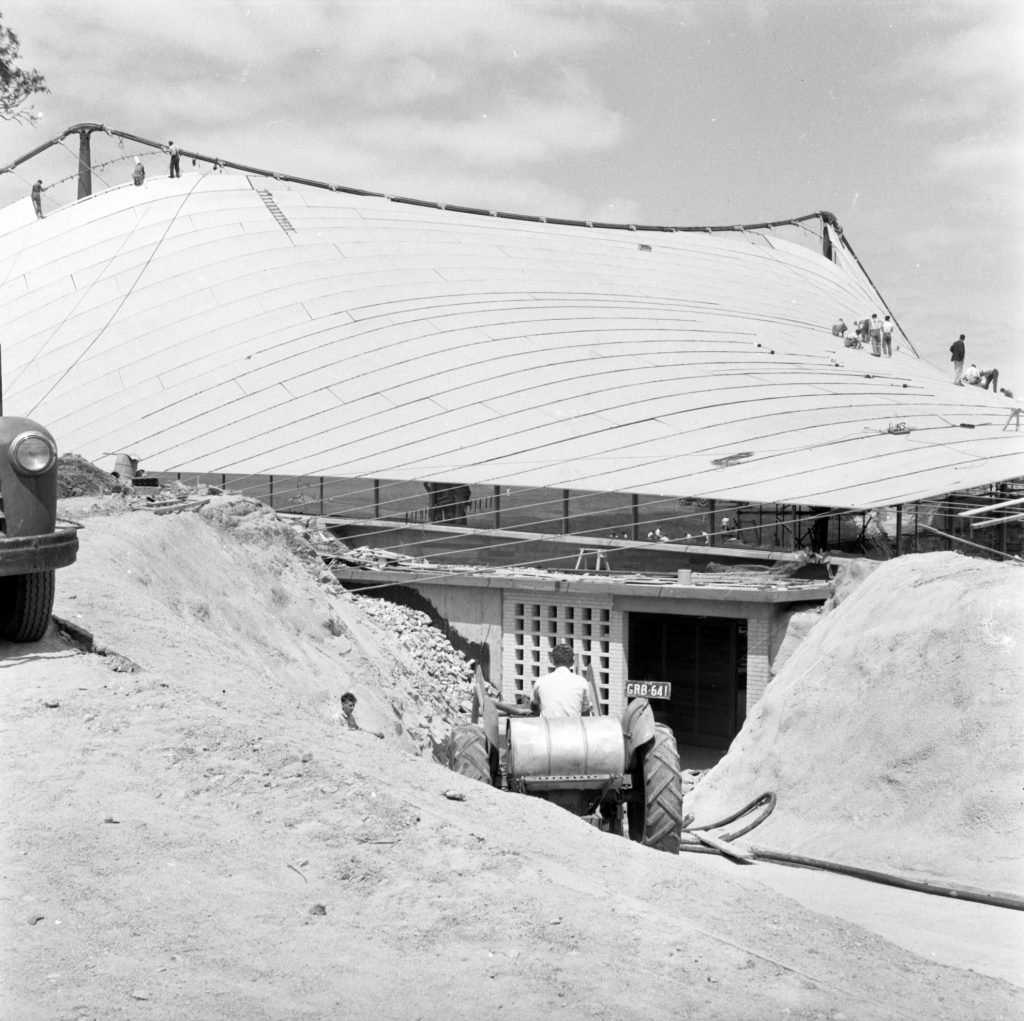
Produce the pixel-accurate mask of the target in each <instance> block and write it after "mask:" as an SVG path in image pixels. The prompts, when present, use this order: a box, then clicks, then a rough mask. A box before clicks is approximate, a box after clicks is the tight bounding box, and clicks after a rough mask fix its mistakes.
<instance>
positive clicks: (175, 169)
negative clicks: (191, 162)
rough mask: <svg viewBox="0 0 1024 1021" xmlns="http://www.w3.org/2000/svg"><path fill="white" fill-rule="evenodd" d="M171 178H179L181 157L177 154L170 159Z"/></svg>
mask: <svg viewBox="0 0 1024 1021" xmlns="http://www.w3.org/2000/svg"><path fill="white" fill-rule="evenodd" d="M171 177H181V157H180V156H179V155H178V154H177V153H175V154H174V155H173V156H172V157H171Z"/></svg>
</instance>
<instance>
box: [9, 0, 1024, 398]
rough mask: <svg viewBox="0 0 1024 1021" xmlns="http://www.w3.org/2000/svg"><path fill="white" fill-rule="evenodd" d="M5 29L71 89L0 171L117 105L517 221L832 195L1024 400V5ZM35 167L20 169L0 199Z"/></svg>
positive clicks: (14, 8) (900, 287)
mask: <svg viewBox="0 0 1024 1021" xmlns="http://www.w3.org/2000/svg"><path fill="white" fill-rule="evenodd" d="M2 18H3V21H4V22H5V24H6V25H7V26H8V27H10V28H12V29H13V30H14V31H15V32H16V33H17V35H18V37H19V39H20V42H21V63H22V65H23V66H28V67H35V68H37V69H38V70H39V71H41V72H42V73H43V74H44V75H45V76H46V79H47V84H48V85H49V87H50V90H51V93H50V94H49V95H42V96H38V97H36V98H35V99H34V101H33V107H34V113H35V114H37V115H39V116H38V119H37V120H36V121H35V124H34V126H30V125H21V124H13V123H9V122H0V166H5V165H7V163H9V162H10V161H11V160H13V159H16V158H17V157H18V156H21V155H22V154H24V153H25V152H28V151H29V150H31V149H33V148H35V147H36V146H38V145H41V144H42V143H44V142H45V141H47V140H48V139H50V138H52V137H54V136H56V135H58V134H60V133H61V131H63V130H64V129H65V128H67V127H70V126H71V125H73V124H77V123H80V122H87V121H96V122H100V123H104V124H107V125H109V126H111V127H116V128H119V129H121V130H124V131H128V132H132V133H135V134H138V135H141V136H143V137H147V138H155V139H174V140H175V141H176V142H177V144H178V145H179V146H181V147H182V148H185V149H190V150H197V151H200V152H204V153H208V154H216V155H219V156H221V157H223V158H225V159H229V160H232V161H235V162H239V163H244V164H248V165H252V166H257V167H261V168H267V169H270V170H274V171H277V172H280V173H287V174H294V175H297V176H302V177H309V178H313V179H317V180H325V181H329V182H333V183H338V184H344V185H348V186H352V187H356V188H365V189H367V190H369V191H380V192H385V193H388V194H401V195H408V196H413V197H417V198H424V199H430V200H434V201H440V202H448V203H452V204H461V205H469V206H480V207H484V208H488V209H501V210H503V211H509V212H522V213H529V214H535V215H547V216H561V217H567V218H579V219H593V220H607V221H613V222H626V223H642V224H667V225H671V224H678V225H697V224H739V223H752V222H760V221H764V220H775V219H786V218H788V217H792V216H799V215H802V214H805V213H810V212H814V211H816V210H820V209H827V210H830V211H832V212H833V213H835V215H836V216H837V217H838V220H839V223H840V224H841V225H842V227H843V229H844V232H845V235H846V237H847V239H848V241H849V242H850V244H851V245H852V247H853V249H854V251H855V252H856V254H857V255H858V257H859V258H860V260H861V262H862V264H863V265H864V267H865V269H866V270H867V272H868V274H869V276H870V277H871V279H872V280H873V282H874V283H875V285H876V287H877V288H878V290H879V291H880V292H881V294H882V295H883V296H884V297H885V300H886V303H887V304H888V306H889V307H890V308H891V309H892V311H893V313H894V314H895V316H896V319H897V320H898V321H899V323H900V325H901V326H902V327H903V329H904V330H905V332H906V333H907V335H908V336H909V338H910V340H911V342H912V343H913V345H914V347H915V348H916V349H917V351H918V352H919V353H920V354H921V355H922V357H924V358H926V359H927V360H928V361H930V362H932V363H934V364H935V365H937V366H940V367H947V368H948V367H949V358H950V356H949V345H950V344H951V343H952V342H953V340H955V339H956V337H957V335H958V334H960V333H964V334H966V336H967V362H968V363H970V362H976V363H977V364H978V365H979V366H981V367H984V368H988V367H991V366H996V367H998V368H999V369H1000V374H1001V378H1000V383H1001V384H1002V385H1004V386H1007V387H1010V388H1011V389H1013V390H1014V392H1015V393H1016V394H1017V395H1018V396H1019V395H1020V394H1021V393H1022V392H1024V345H1022V343H1021V339H1020V338H1018V337H1017V335H1016V330H1017V329H1018V328H1019V326H1018V324H1020V323H1021V322H1024V242H1022V238H1024V230H1022V227H1024V190H1022V187H1021V186H1022V184H1024V60H1022V59H1021V53H1022V52H1024V47H1022V43H1024V3H1021V2H1019V0H1012V2H997V0H991V2H990V0H948V2H943V0H899V2H891V0H885V2H883V0H694V2H686V0H674V2H660V0H583V2H576V0H539V2H526V0H516V2H513V0H249V2H245V0H173V2H164V0H73V2H57V0H5V2H4V4H3V7H2ZM62 155H64V154H62ZM67 155H68V159H69V160H70V154H67ZM30 166H31V165H30ZM184 169H185V170H186V171H187V170H188V166H187V164H186V166H185V168H184ZM72 170H73V164H72V163H70V162H69V164H68V166H67V167H66V168H65V171H66V172H68V173H70V172H71V171H72ZM151 170H152V167H151ZM29 172H30V170H26V171H24V173H23V174H19V175H12V174H6V175H0V204H7V203H8V202H11V201H14V200H16V199H23V198H24V196H25V194H26V193H27V180H28V179H27V178H26V177H25V176H24V175H25V174H27V173H29ZM40 173H42V171H40ZM127 174H128V170H127V169H125V170H124V171H123V172H122V176H123V177H124V179H127ZM872 311H876V310H875V309H865V310H864V313H865V314H870V313H871V312H872Z"/></svg>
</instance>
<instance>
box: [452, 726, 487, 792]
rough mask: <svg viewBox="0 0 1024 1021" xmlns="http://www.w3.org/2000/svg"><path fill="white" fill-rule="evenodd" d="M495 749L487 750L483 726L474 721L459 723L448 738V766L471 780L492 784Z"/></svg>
mask: <svg viewBox="0 0 1024 1021" xmlns="http://www.w3.org/2000/svg"><path fill="white" fill-rule="evenodd" d="M497 757H498V754H497V750H495V751H494V752H493V754H492V753H491V752H489V751H488V748H487V738H486V737H485V736H484V728H483V727H481V726H480V725H479V724H476V723H460V724H459V725H458V726H457V727H453V728H452V736H451V737H450V738H449V739H448V768H449V769H450V770H451V771H452V772H453V773H459V774H460V775H461V776H468V777H469V778H470V779H471V780H479V781H480V782H481V783H486V784H491V785H493V784H494V777H495V773H496V772H497V762H496V760H497Z"/></svg>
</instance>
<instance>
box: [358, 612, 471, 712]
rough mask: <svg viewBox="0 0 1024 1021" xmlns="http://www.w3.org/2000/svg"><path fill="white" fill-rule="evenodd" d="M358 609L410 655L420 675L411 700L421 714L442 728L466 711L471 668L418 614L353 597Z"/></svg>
mask: <svg viewBox="0 0 1024 1021" xmlns="http://www.w3.org/2000/svg"><path fill="white" fill-rule="evenodd" d="M355 603H356V604H357V605H358V607H359V609H361V610H362V611H363V613H365V614H366V616H368V617H370V618H371V619H372V620H374V621H376V622H377V623H378V624H380V625H381V626H382V627H384V628H386V629H387V630H388V631H389V632H390V633H391V634H392V635H394V637H395V638H397V639H398V641H399V642H401V644H402V645H404V646H405V648H407V649H408V650H409V652H410V653H411V654H412V657H413V659H414V660H415V662H416V664H417V666H419V667H420V668H421V669H422V671H423V675H422V676H421V677H419V678H414V679H413V680H412V690H413V697H414V698H416V699H417V700H418V701H419V703H420V706H421V708H422V709H423V711H424V712H425V713H428V714H429V713H430V712H431V710H433V715H434V716H438V717H440V718H441V719H442V720H443V721H444V722H445V723H446V724H450V723H451V721H452V719H453V718H454V717H455V716H456V715H457V714H458V713H460V712H466V711H468V707H469V702H470V700H471V699H472V697H473V671H474V664H473V663H472V662H471V661H470V660H467V659H466V657H465V656H463V655H462V653H461V652H459V651H458V650H457V649H455V648H453V647H452V644H451V642H450V641H449V640H448V639H447V637H445V634H444V632H442V631H441V630H439V629H438V628H436V627H434V626H433V625H432V624H431V623H430V617H429V616H428V615H427V614H425V613H423V612H422V611H420V610H413V609H410V608H409V607H408V606H402V605H400V604H398V603H391V602H388V601H387V600H386V599H376V598H374V597H373V596H356V597H355Z"/></svg>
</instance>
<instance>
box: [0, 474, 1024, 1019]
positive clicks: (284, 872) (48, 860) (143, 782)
mask: <svg viewBox="0 0 1024 1021" xmlns="http://www.w3.org/2000/svg"><path fill="white" fill-rule="evenodd" d="M185 495H187V494H185ZM196 503H197V501H195V500H191V501H190V502H189V504H188V508H184V507H181V508H179V509H177V510H173V509H169V508H167V507H163V508H159V509H153V508H150V509H148V510H143V509H139V507H138V505H136V504H135V503H133V502H132V501H131V500H130V499H128V498H125V497H114V496H108V497H96V498H92V497H83V498H79V499H75V500H71V501H66V502H65V503H63V504H62V508H63V511H62V512H63V513H66V514H68V515H69V516H72V517H74V518H75V519H76V520H78V521H79V522H80V523H81V524H82V525H83V526H84V528H83V529H82V531H81V533H80V541H81V548H80V553H79V560H78V562H77V563H76V564H75V565H73V566H72V567H69V568H66V569H64V570H62V571H61V572H60V574H59V575H58V586H57V604H56V608H55V609H56V613H57V614H58V615H60V616H61V617H62V618H64V619H66V620H69V621H71V622H73V623H74V625H75V626H76V627H77V628H78V629H84V630H85V631H89V632H92V633H93V634H94V635H95V636H96V639H97V642H96V647H97V648H102V649H103V650H105V653H106V654H105V655H96V654H92V653H86V652H83V651H82V649H81V647H79V646H76V645H72V644H69V643H68V642H66V641H64V640H63V639H62V638H61V636H60V635H59V634H53V633H51V634H50V635H49V636H47V638H46V639H45V640H44V641H42V642H39V643H36V644H34V645H31V646H23V647H12V646H5V645H4V644H3V643H0V720H2V731H3V741H0V778H2V782H3V790H2V794H3V797H2V804H3V809H4V840H3V841H0V875H2V882H0V947H2V953H0V987H2V990H3V991H2V993H0V1014H2V1015H3V1017H4V1021H8V1019H9V1021H38V1019H41V1018H61V1019H68V1021H71V1019H76V1021H87V1019H97V1018H103V1019H104V1021H106V1019H126V1021H127V1019H142V1018H154V1019H156V1018H160V1019H163V1018H197V1019H207V1018H209V1019H214V1018H216V1019H218V1021H279V1019H282V1018H299V1017H302V1018H311V1019H313V1018H315V1019H333V1018H347V1019H353V1021H362V1019H367V1021H369V1019H374V1021H376V1019H379V1018H391V1017H403V1018H404V1017H410V1018H422V1019H424V1021H435V1019H436V1021H442V1019H450V1018H464V1017H465V1018H468V1017H481V1016H489V1017H506V1016H507V1017H509V1018H515V1019H532V1018H539V1017H543V1018H546V1019H550V1021H576V1019H578V1018H580V1017H586V1018H588V1019H594V1021H613V1019H614V1021H632V1019H637V1021H639V1019H643V1021H661V1019H666V1021H667V1019H675V1018H678V1017H682V1016H685V1017H691V1016H693V1017H697V1016H699V1017H701V1018H706V1019H708V1021H748V1019H754V1018H757V1019H760V1018H784V1017H793V1018H798V1017H799V1018H805V1019H811V1018H829V1019H835V1021H840V1019H842V1018H850V1017H856V1018H858V1019H859V1021H860V1019H863V1021H893V1019H894V1018H895V1017H897V1016H898V1017H900V1018H901V1019H914V1021H940V1019H941V1021H961V1019H962V1018H964V1017H965V1016H969V1015H965V1010H964V1004H968V1005H970V1007H971V1008H974V1009H975V1014H974V1016H975V1017H977V1018H979V1019H980V1018H985V1019H987V1018H993V1017H1012V1016H1019V1015H1020V1010H1021V1005H1022V1004H1024V991H1022V990H1020V989H1018V988H1016V987H1014V986H1011V985H1010V984H1009V982H1007V981H1004V980H1002V979H1001V978H994V977H988V975H986V974H978V973H977V970H976V971H973V972H972V971H971V970H969V969H970V965H969V964H967V963H964V962H963V955H964V953H965V951H964V950H962V949H961V948H960V946H959V942H958V945H957V949H956V952H955V955H954V954H951V953H947V954H946V957H945V959H944V960H945V962H946V963H947V964H948V966H945V967H939V966H937V965H936V962H935V960H934V959H932V957H931V956H930V954H931V950H930V948H929V949H928V951H924V950H921V951H920V952H917V953H916V952H914V950H916V949H917V947H918V944H916V943H914V944H912V949H911V950H906V949H903V946H904V945H905V944H899V945H898V944H896V943H893V942H890V941H888V939H886V938H882V937H881V936H879V935H877V934H875V933H874V932H871V931H868V930H867V929H865V928H862V927H861V926H860V925H858V924H854V923H853V922H846V921H843V920H842V919H840V918H835V917H831V916H830V915H829V914H827V913H823V912H822V911H820V910H812V909H808V908H804V907H802V906H801V905H799V904H797V903H796V902H794V901H793V900H791V899H789V897H788V895H783V894H780V893H778V892H776V891H774V890H773V889H771V888H770V887H767V886H765V885H763V882H764V881H763V880H761V879H760V878H759V877H760V876H762V875H764V874H765V873H766V872H767V870H769V869H770V868H772V866H760V865H759V866H757V867H756V868H743V869H740V868H737V867H735V866H730V865H729V864H728V863H727V862H724V861H722V860H721V859H717V858H711V857H704V856H698V855H687V856H683V857H680V858H676V857H674V856H671V855H666V854H660V853H657V852H653V851H650V850H648V849H646V848H642V847H640V846H639V845H637V844H635V843H633V842H631V841H628V840H623V839H621V838H618V837H613V836H610V835H608V834H604V833H600V832H599V831H598V830H596V829H594V828H593V827H590V826H587V825H586V824H585V823H584V822H583V821H581V820H579V819H576V818H574V817H572V816H571V815H570V814H569V813H568V812H565V811H564V810H562V809H559V808H557V807H555V806H553V805H549V804H546V803H544V802H540V801H537V800H536V799H533V798H528V797H521V796H517V795H513V794H503V793H501V792H499V791H495V790H494V789H492V788H490V787H487V786H484V785H483V784H478V783H474V782H473V781H470V780H467V779H465V778H464V777H459V776H456V775H454V774H452V773H451V772H449V771H447V770H445V769H443V768H442V767H441V766H439V765H437V764H436V763H434V762H433V761H431V759H430V757H429V754H424V753H425V752H427V753H429V749H430V747H431V741H430V736H431V735H430V732H429V731H430V727H429V726H428V723H429V722H430V721H428V720H427V718H426V716H427V715H428V714H429V713H433V714H434V715H436V707H428V708H427V710H426V711H425V710H424V707H423V705H422V704H421V701H420V696H419V690H420V686H421V685H423V684H428V683H434V682H433V679H432V678H431V677H430V675H429V673H428V672H427V671H425V670H423V669H422V668H421V667H420V666H419V665H418V662H417V659H416V658H414V655H413V651H412V650H411V649H409V648H406V647H404V646H403V645H402V644H401V642H400V641H399V640H398V638H397V634H396V629H395V627H394V625H393V624H391V623H389V624H388V625H387V626H380V625H378V624H377V623H376V622H375V621H373V620H371V619H370V618H369V617H368V616H367V614H366V613H364V612H363V607H364V604H365V602H366V601H365V600H361V599H353V598H351V597H349V596H348V595H347V594H346V593H344V592H341V591H339V590H338V589H337V587H336V586H335V585H334V584H333V582H332V581H331V580H330V579H329V578H323V577H322V576H321V575H320V573H319V571H318V569H317V568H316V565H315V562H311V561H310V560H309V558H308V557H307V556H306V555H304V554H303V555H297V554H296V548H293V547H294V546H295V542H296V540H297V541H298V548H301V546H302V542H305V541H306V540H305V538H304V536H303V535H302V534H301V530H300V533H299V534H298V535H297V537H295V538H293V539H289V538H288V537H287V536H286V534H285V532H284V531H283V530H281V529H282V528H291V526H288V525H287V524H285V523H283V522H281V521H280V520H279V519H276V518H275V517H272V516H271V515H269V514H267V513H264V512H263V511H262V510H260V508H258V507H255V508H252V507H249V506H248V505H247V504H245V503H239V502H231V501H230V498H227V500H226V501H225V502H219V501H217V500H211V501H210V502H209V503H207V504H204V505H203V507H197V506H196ZM133 508H135V509H133ZM420 656H421V657H422V650H421V651H420ZM118 657H120V658H118ZM125 661H130V662H131V663H132V664H134V667H135V668H134V669H132V670H124V669H120V668H119V664H123V663H124V662H125ZM346 689H352V690H354V691H355V692H356V693H357V694H358V696H359V704H358V707H357V710H356V715H357V718H358V719H359V721H360V723H361V724H363V726H365V727H366V728H367V729H372V730H380V731H383V732H384V734H385V737H384V739H383V740H378V739H377V738H376V737H374V736H373V735H372V734H370V733H366V732H359V731H350V730H348V729H347V728H343V727H341V726H339V724H338V721H337V720H336V718H335V717H336V714H337V706H338V695H339V694H340V693H341V692H342V691H344V690H346ZM777 871H784V870H781V869H780V870H777ZM830 878H831V877H830ZM896 892H897V893H902V891H896ZM859 896H860V897H863V894H859ZM886 896H887V901H888V899H889V897H890V895H889V892H888V891H886ZM905 896H908V897H909V896H914V895H910V894H905ZM918 900H919V901H928V902H939V903H940V905H941V906H943V907H945V908H947V909H953V910H958V911H961V912H972V910H974V911H975V913H974V914H971V915H970V916H969V917H970V918H973V919H975V930H976V929H977V927H978V926H980V924H981V922H979V921H978V920H977V914H976V912H978V911H981V912H986V911H995V910H997V909H992V908H985V907H984V906H982V905H974V904H962V903H959V902H953V901H948V900H943V899H941V898H936V897H920V898H918ZM930 911H931V912H933V911H934V909H933V908H932V906H931V904H927V905H924V906H923V907H922V906H920V905H915V910H914V911H912V912H910V917H911V921H912V923H913V924H914V925H915V928H914V931H915V932H918V931H920V932H933V931H935V929H936V928H937V927H938V926H937V923H936V916H935V914H934V913H930ZM940 917H942V916H940ZM982 921H983V922H984V923H985V925H986V929H985V931H986V933H987V932H988V931H989V921H990V920H989V918H988V917H985V918H984V919H982ZM963 922H964V916H963V915H962V914H961V915H958V916H957V932H958V936H959V935H960V933H961V932H962V931H963V929H962V924H963ZM922 955H923V956H922ZM979 970H981V969H979Z"/></svg>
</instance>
